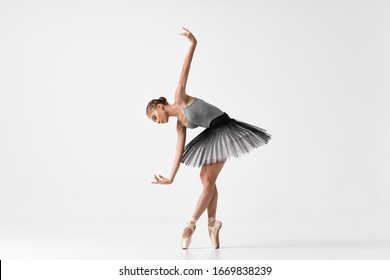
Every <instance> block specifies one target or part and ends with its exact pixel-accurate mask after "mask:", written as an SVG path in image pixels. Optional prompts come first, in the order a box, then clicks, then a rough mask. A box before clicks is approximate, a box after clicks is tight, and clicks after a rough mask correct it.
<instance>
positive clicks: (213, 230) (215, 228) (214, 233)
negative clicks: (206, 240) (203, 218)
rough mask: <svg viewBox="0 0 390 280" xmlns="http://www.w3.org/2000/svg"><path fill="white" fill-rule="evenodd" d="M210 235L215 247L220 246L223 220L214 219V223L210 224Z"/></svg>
mask: <svg viewBox="0 0 390 280" xmlns="http://www.w3.org/2000/svg"><path fill="white" fill-rule="evenodd" d="M208 227H209V236H210V239H211V242H212V243H213V246H214V249H218V248H219V245H220V244H219V230H220V229H221V227H222V222H221V221H217V220H215V221H213V222H212V223H210V224H209V226H208Z"/></svg>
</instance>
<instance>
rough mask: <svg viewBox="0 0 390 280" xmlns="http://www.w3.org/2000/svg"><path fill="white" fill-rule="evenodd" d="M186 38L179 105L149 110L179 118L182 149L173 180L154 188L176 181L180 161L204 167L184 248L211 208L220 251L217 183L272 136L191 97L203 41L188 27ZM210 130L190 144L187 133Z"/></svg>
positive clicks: (152, 115)
mask: <svg viewBox="0 0 390 280" xmlns="http://www.w3.org/2000/svg"><path fill="white" fill-rule="evenodd" d="M183 29H184V30H185V32H183V33H181V34H180V35H181V36H185V37H187V39H188V40H189V41H190V47H189V50H188V52H187V55H186V57H185V59H184V65H183V68H182V71H181V74H180V79H179V83H178V86H177V89H176V93H175V99H174V100H175V102H174V103H173V104H169V103H168V102H167V99H166V98H164V97H160V98H159V99H153V100H152V101H150V102H149V104H148V106H147V107H146V114H147V116H148V118H149V119H151V120H152V121H154V122H156V123H158V124H161V123H167V122H168V120H169V117H176V118H177V125H176V130H177V135H178V137H177V148H176V157H175V160H174V163H173V168H172V172H171V176H170V177H169V178H166V177H164V176H161V175H159V176H156V175H154V177H155V181H154V182H152V183H154V184H171V183H173V181H174V179H175V176H176V173H177V171H178V169H179V166H180V163H184V164H186V165H189V166H194V167H201V170H200V180H201V182H202V185H203V191H202V194H201V195H200V198H199V200H198V203H197V205H196V207H195V211H194V213H193V215H192V218H191V219H190V221H189V222H188V223H187V224H186V226H185V228H184V230H183V234H182V248H183V249H188V247H189V245H190V243H191V238H192V234H193V232H194V231H195V228H196V222H197V220H198V219H199V217H200V216H201V215H202V213H203V212H204V211H205V210H206V209H207V214H208V231H209V235H210V238H211V242H212V243H213V246H214V248H216V249H217V248H219V245H220V244H219V231H220V229H221V227H222V223H221V222H220V221H218V220H216V219H215V217H216V211H217V201H218V191H217V186H216V181H217V177H218V174H219V173H220V172H221V170H222V168H223V166H224V164H225V161H226V160H227V159H229V158H230V157H231V156H234V157H239V156H241V155H242V154H245V153H249V152H250V151H251V150H253V149H254V148H257V147H259V146H261V145H263V144H267V143H268V141H269V140H270V139H271V135H270V134H268V133H267V132H266V130H265V129H262V128H259V127H256V126H253V125H250V124H247V123H243V122H239V121H236V120H234V119H231V118H230V117H229V116H228V115H227V114H226V113H224V112H223V111H221V110H220V109H219V108H217V107H215V106H213V105H211V104H209V103H207V102H205V101H204V100H202V99H199V98H196V97H193V96H190V95H188V94H187V93H186V84H187V79H188V74H189V71H190V65H191V61H192V57H193V55H194V51H195V48H196V45H197V40H196V39H195V37H194V35H193V34H192V33H191V32H190V31H189V30H188V29H186V28H184V27H183ZM199 126H200V127H204V128H206V129H205V130H204V131H203V132H202V133H200V134H199V135H198V136H197V137H195V138H194V139H193V140H192V141H191V142H190V143H188V144H187V145H186V146H185V141H186V129H187V127H188V128H196V127H199Z"/></svg>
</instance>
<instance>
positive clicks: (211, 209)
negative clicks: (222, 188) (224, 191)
mask: <svg viewBox="0 0 390 280" xmlns="http://www.w3.org/2000/svg"><path fill="white" fill-rule="evenodd" d="M217 202H218V190H217V186H215V189H214V194H213V198H212V199H211V201H210V204H209V206H207V216H208V217H209V218H211V217H214V218H215V217H216V213H217Z"/></svg>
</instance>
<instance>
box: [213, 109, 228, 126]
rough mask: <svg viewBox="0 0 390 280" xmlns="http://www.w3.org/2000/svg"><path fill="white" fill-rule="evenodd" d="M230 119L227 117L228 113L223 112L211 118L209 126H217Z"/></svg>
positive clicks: (226, 122)
mask: <svg viewBox="0 0 390 280" xmlns="http://www.w3.org/2000/svg"><path fill="white" fill-rule="evenodd" d="M231 120H232V119H231V118H230V117H229V115H228V114H226V113H223V114H222V115H220V116H218V117H216V118H215V119H213V120H212V121H211V123H210V128H218V127H221V126H223V125H225V124H228V123H229V122H230V121H231Z"/></svg>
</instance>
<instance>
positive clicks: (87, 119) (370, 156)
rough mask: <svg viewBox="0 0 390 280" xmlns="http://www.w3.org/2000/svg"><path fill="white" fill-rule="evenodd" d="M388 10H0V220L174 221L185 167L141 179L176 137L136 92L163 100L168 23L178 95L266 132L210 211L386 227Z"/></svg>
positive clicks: (103, 6) (252, 4) (190, 186)
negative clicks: (191, 51)
mask: <svg viewBox="0 0 390 280" xmlns="http://www.w3.org/2000/svg"><path fill="white" fill-rule="evenodd" d="M389 9H390V4H389V2H387V1H379V0H377V1H347V0H343V1H302V0H301V1H157V0H154V1H124V0H122V1H118V0H115V1H111V0H110V1H108V0H104V1H75V0H72V1H66V2H65V1H26V0H25V1H7V0H6V1H1V2H0V38H1V39H0V40H1V41H0V42H1V43H0V77H1V78H0V79H1V80H0V226H3V227H5V226H20V225H23V226H38V225H41V226H43V225H45V226H46V225H49V226H80V225H99V226H110V225H134V224H142V223H147V224H150V223H153V224H157V225H158V224H170V223H180V224H182V225H184V224H185V222H186V221H187V220H188V219H189V218H190V217H191V215H192V213H193V210H194V208H195V204H196V201H197V199H198V196H199V195H200V192H201V184H200V180H199V176H198V175H199V169H194V168H190V167H187V166H182V167H181V169H180V170H179V173H178V175H177V177H176V180H175V182H174V184H173V185H170V186H158V185H157V186H156V185H152V184H150V181H152V180H153V174H155V173H156V174H162V175H165V176H168V175H169V174H170V171H171V166H172V164H173V159H174V155H175V145H176V132H175V121H174V120H173V119H172V120H171V121H170V122H169V123H168V124H167V125H161V126H158V125H156V124H154V123H152V122H151V121H150V120H149V119H147V117H146V114H145V107H146V105H147V103H148V102H149V100H151V99H152V98H158V97H159V96H165V97H167V98H168V101H169V102H172V101H173V95H174V91H175V88H176V84H177V81H178V78H179V74H180V70H181V66H182V63H183V59H184V56H185V54H186V52H187V48H188V41H187V40H186V38H184V37H182V36H179V35H178V34H179V33H181V32H182V29H181V27H182V26H184V27H187V28H189V29H190V30H191V31H192V32H193V33H194V35H195V36H196V38H197V40H198V45H197V49H196V52H195V55H194V58H193V63H192V67H191V72H190V76H189V81H188V84H187V91H188V94H190V95H193V96H197V97H199V98H202V99H205V100H206V101H208V102H210V103H212V104H214V105H216V106H218V107H219V108H221V109H222V110H224V111H226V112H227V113H228V114H229V115H230V116H231V117H233V118H236V119H239V120H242V121H245V122H248V123H251V124H254V125H257V126H260V127H263V128H265V129H267V131H268V132H269V133H271V134H272V140H271V141H270V143H269V144H268V145H267V146H264V147H261V148H259V149H257V150H255V151H254V152H252V153H251V154H249V155H245V156H243V157H242V158H240V159H239V160H236V159H233V160H231V161H229V162H228V163H227V164H226V165H225V167H224V169H223V170H222V172H221V175H220V178H219V180H218V182H217V185H218V188H219V209H218V213H217V215H218V218H220V219H222V220H223V221H225V222H226V223H228V224H231V225H234V224H240V223H247V224H248V223H249V224H250V223H252V224H258V225H263V226H264V228H266V225H267V224H270V223H275V222H276V223H280V224H289V225H291V226H292V227H294V226H298V225H301V224H306V225H310V226H312V227H313V228H315V227H316V226H317V225H318V226H321V225H324V224H326V225H328V226H327V230H328V231H331V232H332V231H333V232H336V231H338V230H340V228H341V227H342V228H343V231H344V232H345V233H346V235H348V234H354V232H353V230H352V229H351V231H350V232H349V226H352V227H353V226H354V229H356V226H358V227H359V230H363V231H364V235H365V236H367V237H368V238H369V237H374V238H375V237H376V234H377V233H378V232H379V231H380V234H381V235H386V232H387V233H390V228H389V227H388V225H387V224H388V220H389V213H390V203H389V199H390V190H389V186H390V173H389V172H388V170H389V164H390V145H389V142H390V133H389V132H390V131H389V130H390V129H389V125H388V119H389V117H390V113H389V105H390V102H389V101H390V100H389V92H390V82H389V78H388V77H389V76H390V67H389V66H390V51H389V50H390V36H389V34H390V20H389ZM201 130H202V129H200V128H199V129H196V130H188V137H187V139H188V140H190V139H191V138H193V137H194V136H195V135H196V134H198V133H200V132H201ZM201 219H202V220H204V219H205V216H202V218H201ZM178 234H180V233H178Z"/></svg>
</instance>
